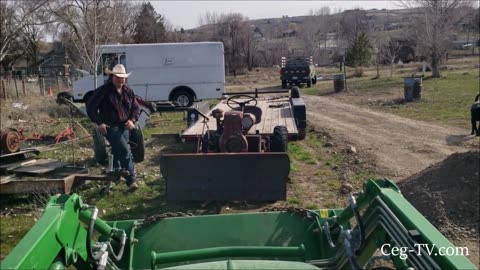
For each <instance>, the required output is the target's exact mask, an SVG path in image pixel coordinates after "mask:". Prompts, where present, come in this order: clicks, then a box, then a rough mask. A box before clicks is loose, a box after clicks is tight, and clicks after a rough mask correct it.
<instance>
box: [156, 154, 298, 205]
mask: <svg viewBox="0 0 480 270" xmlns="http://www.w3.org/2000/svg"><path fill="white" fill-rule="evenodd" d="M160 171H161V173H162V175H163V177H164V179H165V181H166V191H167V192H166V193H167V200H169V201H229V200H232V201H240V200H248V201H277V200H285V199H286V193H287V187H286V184H287V178H288V173H289V171H290V161H289V159H288V155H287V154H286V153H206V154H164V155H162V156H161V157H160Z"/></svg>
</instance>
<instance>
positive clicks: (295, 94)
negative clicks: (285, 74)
mask: <svg viewBox="0 0 480 270" xmlns="http://www.w3.org/2000/svg"><path fill="white" fill-rule="evenodd" d="M299 97H300V89H299V88H298V86H294V87H292V90H290V98H299Z"/></svg>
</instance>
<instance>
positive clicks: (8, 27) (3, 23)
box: [0, 0, 48, 62]
mask: <svg viewBox="0 0 480 270" xmlns="http://www.w3.org/2000/svg"><path fill="white" fill-rule="evenodd" d="M46 2H48V0H31V1H20V0H10V1H2V2H0V32H1V35H0V62H2V61H3V60H4V58H5V57H6V56H7V55H8V54H9V50H15V49H17V48H15V47H12V46H10V45H11V42H13V41H14V40H15V39H16V38H18V36H19V35H20V34H21V31H22V30H23V29H24V28H25V27H26V26H27V25H32V24H33V20H32V18H33V17H34V16H36V12H37V11H39V10H40V9H42V8H43V7H44V6H45V4H46ZM41 23H42V24H43V22H41Z"/></svg>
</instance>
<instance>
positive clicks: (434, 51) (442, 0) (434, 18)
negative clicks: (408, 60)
mask: <svg viewBox="0 0 480 270" xmlns="http://www.w3.org/2000/svg"><path fill="white" fill-rule="evenodd" d="M400 3H401V5H403V6H404V7H407V8H415V10H416V15H415V16H413V18H412V27H411V29H412V30H413V31H414V36H415V41H416V44H417V48H418V49H419V50H421V51H422V52H423V53H424V55H425V56H427V57H428V58H429V60H430V64H431V69H432V77H434V78H438V77H440V61H441V58H442V56H443V55H444V54H445V53H446V52H447V50H448V47H449V45H450V40H451V34H452V28H453V26H454V23H455V21H456V20H458V19H459V18H462V15H461V14H459V12H461V11H462V9H460V8H461V7H464V6H467V5H471V3H472V2H471V1H468V0H410V1H400Z"/></svg>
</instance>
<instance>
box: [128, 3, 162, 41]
mask: <svg viewBox="0 0 480 270" xmlns="http://www.w3.org/2000/svg"><path fill="white" fill-rule="evenodd" d="M164 20H165V19H164V18H163V16H162V15H160V14H157V12H155V9H154V8H153V6H152V5H151V4H150V3H149V2H147V3H143V4H142V9H141V11H140V13H139V14H138V16H137V18H136V19H135V32H134V35H133V40H134V41H135V42H136V43H157V42H163V41H165V40H166V31H165V25H164Z"/></svg>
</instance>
